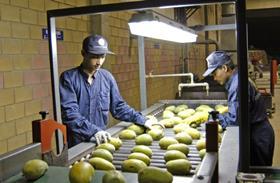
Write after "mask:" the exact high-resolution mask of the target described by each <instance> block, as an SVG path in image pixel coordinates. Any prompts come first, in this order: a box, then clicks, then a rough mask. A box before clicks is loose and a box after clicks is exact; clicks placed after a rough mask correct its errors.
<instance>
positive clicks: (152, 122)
mask: <svg viewBox="0 0 280 183" xmlns="http://www.w3.org/2000/svg"><path fill="white" fill-rule="evenodd" d="M154 125H159V126H160V127H161V128H162V129H164V125H163V124H161V123H159V122H158V121H157V120H154V119H153V118H148V119H147V120H146V122H145V124H144V126H145V127H146V128H148V129H152V126H154Z"/></svg>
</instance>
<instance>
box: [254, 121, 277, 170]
mask: <svg viewBox="0 0 280 183" xmlns="http://www.w3.org/2000/svg"><path fill="white" fill-rule="evenodd" d="M273 151H274V131H273V128H272V126H271V125H270V123H269V121H268V120H265V121H262V122H258V123H255V124H253V125H251V165H252V166H271V165H272V161H273Z"/></svg>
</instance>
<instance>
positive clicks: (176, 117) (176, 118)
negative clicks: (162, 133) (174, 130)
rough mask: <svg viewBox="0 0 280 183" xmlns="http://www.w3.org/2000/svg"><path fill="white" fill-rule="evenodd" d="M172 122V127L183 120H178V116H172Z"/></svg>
mask: <svg viewBox="0 0 280 183" xmlns="http://www.w3.org/2000/svg"><path fill="white" fill-rule="evenodd" d="M170 119H171V120H172V121H173V124H174V125H178V124H181V123H183V119H182V118H180V117H179V116H174V117H173V118H170Z"/></svg>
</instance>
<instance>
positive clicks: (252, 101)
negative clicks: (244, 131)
mask: <svg viewBox="0 0 280 183" xmlns="http://www.w3.org/2000/svg"><path fill="white" fill-rule="evenodd" d="M248 84H249V85H248V94H249V95H248V99H249V103H248V106H249V110H248V112H249V119H251V124H254V123H258V122H261V121H264V120H266V119H267V116H266V111H265V108H264V101H263V98H261V95H260V93H259V92H258V91H257V90H256V88H255V87H254V86H253V84H252V83H251V82H250V81H249V82H248ZM225 88H226V90H227V91H228V113H226V114H224V115H219V120H220V123H221V125H222V127H223V128H226V127H227V126H232V125H238V120H237V117H238V116H237V115H238V108H239V107H238V106H239V104H238V72H237V70H235V71H234V73H233V75H232V76H231V77H230V79H229V80H228V81H227V82H226V83H225Z"/></svg>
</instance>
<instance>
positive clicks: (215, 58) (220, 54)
mask: <svg viewBox="0 0 280 183" xmlns="http://www.w3.org/2000/svg"><path fill="white" fill-rule="evenodd" d="M206 61H207V67H208V69H207V70H206V71H205V72H204V74H203V76H204V77H206V76H208V75H209V74H211V73H212V72H213V71H214V70H216V69H217V68H218V67H219V66H222V65H224V64H227V63H229V62H230V61H231V55H230V54H228V53H227V52H225V51H214V52H212V53H211V54H210V55H209V56H208V57H207V58H206Z"/></svg>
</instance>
